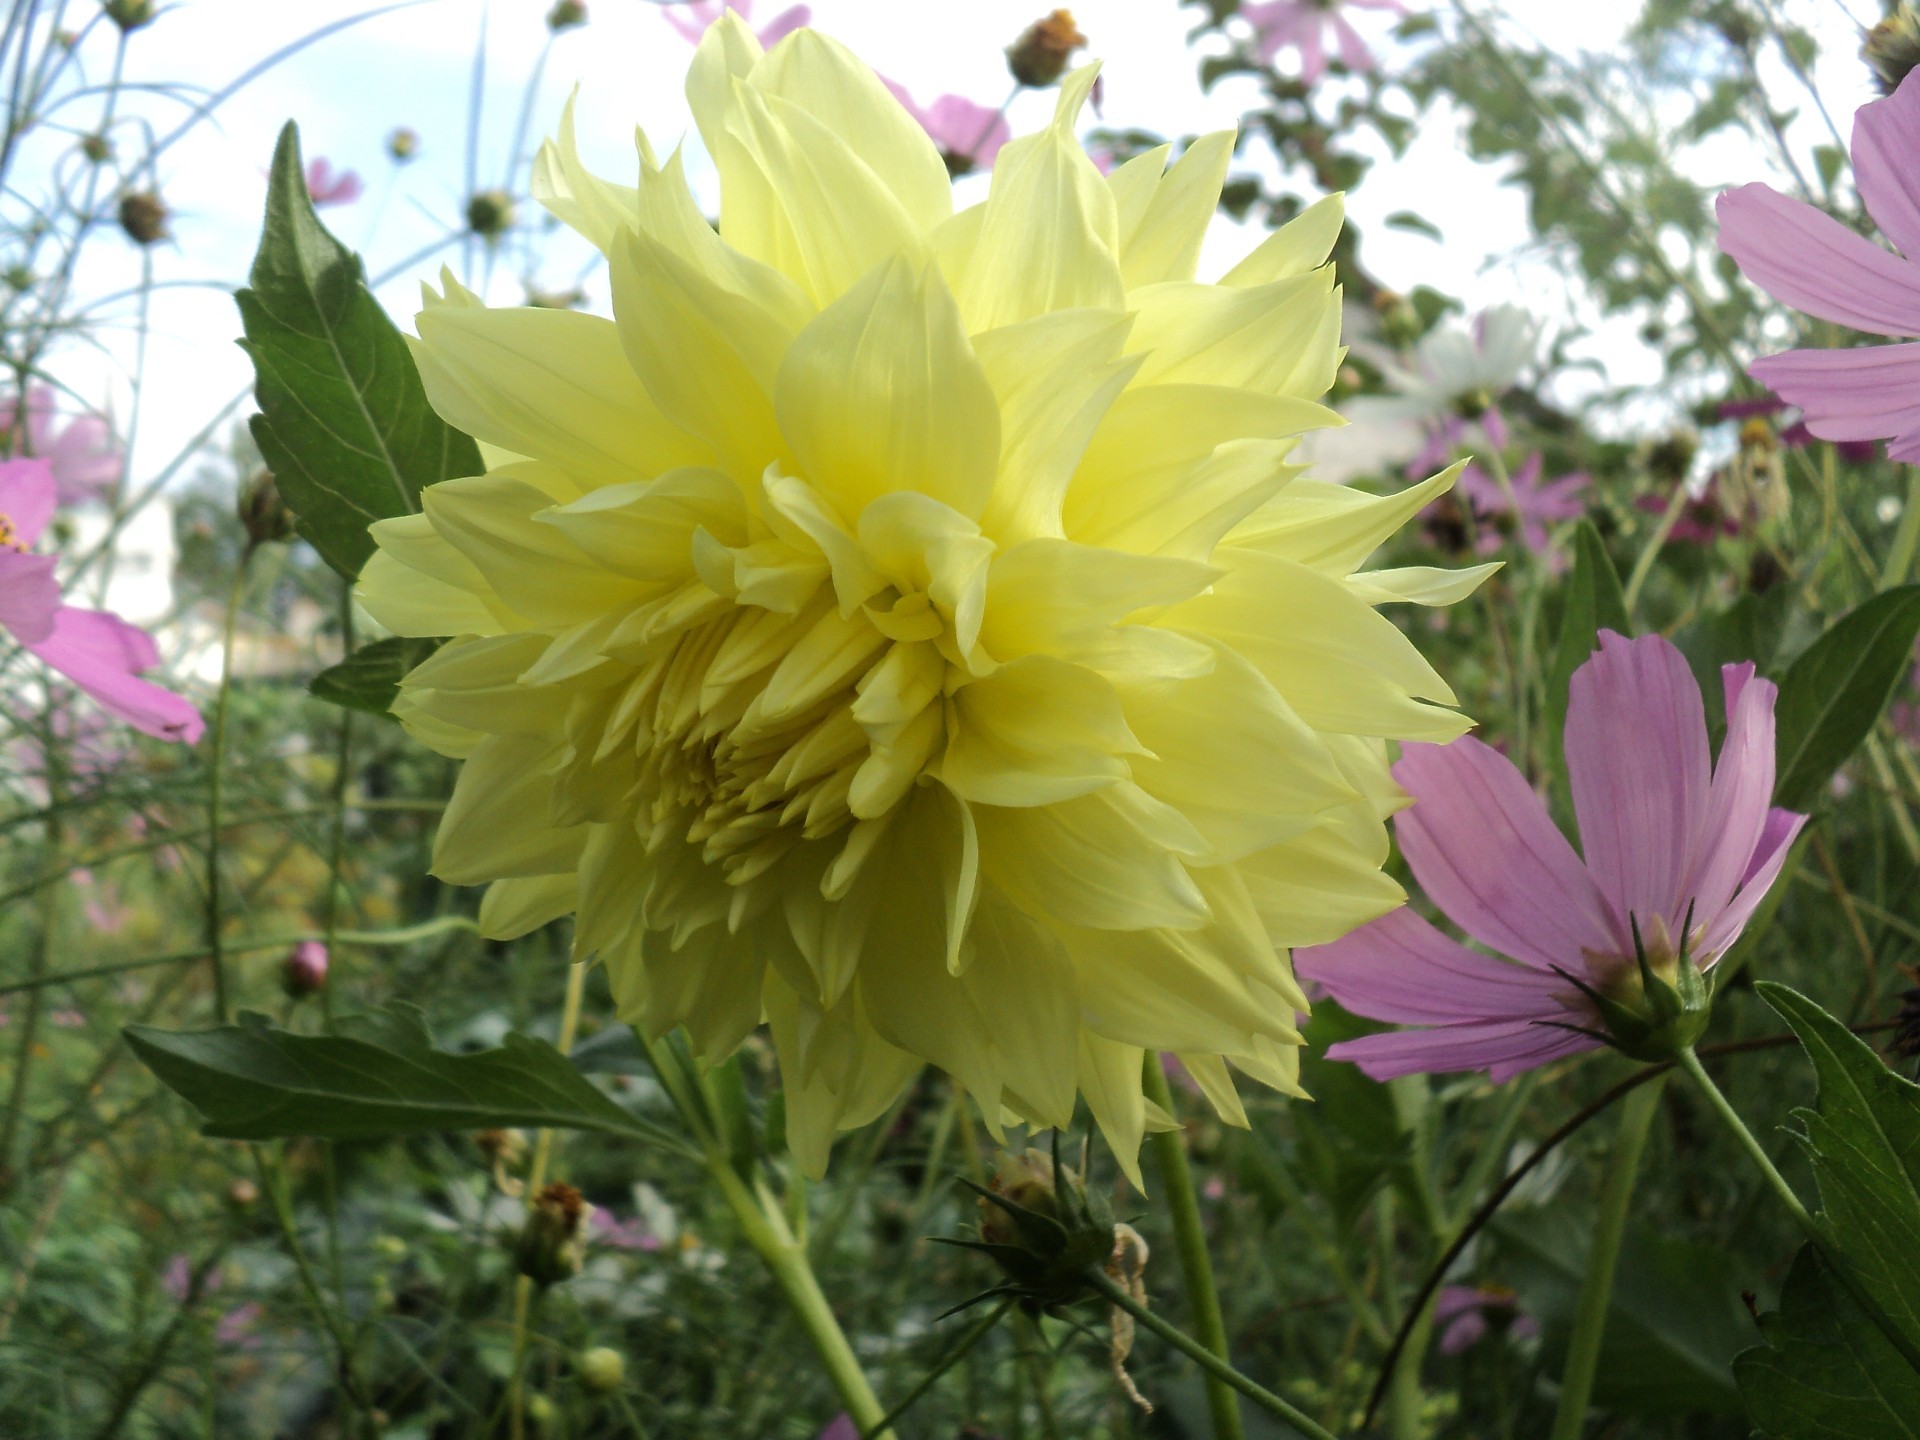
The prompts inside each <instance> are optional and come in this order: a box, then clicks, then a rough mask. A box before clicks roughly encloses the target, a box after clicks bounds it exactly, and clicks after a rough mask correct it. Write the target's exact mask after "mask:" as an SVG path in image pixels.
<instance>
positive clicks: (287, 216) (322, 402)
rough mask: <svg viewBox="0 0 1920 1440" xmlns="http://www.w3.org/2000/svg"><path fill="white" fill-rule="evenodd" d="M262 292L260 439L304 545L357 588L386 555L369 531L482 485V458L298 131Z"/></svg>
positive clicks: (285, 152) (252, 337)
mask: <svg viewBox="0 0 1920 1440" xmlns="http://www.w3.org/2000/svg"><path fill="white" fill-rule="evenodd" d="M249 278H250V280H251V284H250V286H249V287H248V288H247V289H244V290H241V291H240V292H238V294H236V295H235V297H234V298H235V300H236V301H238V303H239V306H240V321H241V325H242V327H243V328H244V329H245V331H246V338H245V339H244V340H242V341H241V342H240V347H241V349H243V350H245V351H246V352H247V354H248V355H249V356H250V357H251V358H252V360H253V370H254V398H255V399H256V400H257V401H258V402H259V405H260V413H259V414H258V415H256V416H255V417H254V418H253V422H252V429H253V438H254V440H255V441H256V442H257V443H258V444H259V446H260V453H261V455H262V456H263V457H264V458H265V459H266V462H267V465H268V467H269V468H270V469H271V470H272V471H273V476H274V482H275V483H276V484H277V485H278V486H279V488H280V494H281V496H282V497H283V498H284V499H285V500H286V502H287V505H288V506H289V508H291V509H292V511H293V513H294V515H295V517H296V518H297V520H298V522H299V528H300V533H301V534H302V535H303V536H305V537H306V538H307V539H308V540H309V541H311V542H312V544H313V548H314V549H316V550H318V551H319V552H320V554H321V556H322V558H324V559H325V560H326V562H327V563H328V564H329V565H331V566H332V567H333V568H334V569H335V570H337V571H339V572H340V573H341V574H342V575H344V576H346V577H347V578H348V579H353V578H355V577H357V576H358V575H359V573H360V567H361V566H362V565H364V564H365V563H366V560H367V557H368V556H369V555H371V554H372V553H373V549H374V546H373V540H372V539H371V537H369V536H368V534H367V527H368V526H369V525H371V524H372V523H373V522H374V521H376V520H385V519H388V518H390V517H392V516H395V515H408V514H412V513H414V512H415V511H417V510H419V508H420V491H421V489H422V487H424V486H427V485H431V484H433V483H434V482H435V481H437V480H446V479H451V478H453V477H455V476H460V475H478V474H480V473H481V472H482V471H483V470H484V468H485V467H484V466H483V465H482V464H481V461H480V452H479V450H478V448H477V447H476V446H475V445H474V443H473V441H472V440H471V439H469V438H468V437H467V436H465V435H463V434H461V433H460V432H459V431H458V430H455V429H453V428H452V427H451V426H449V425H448V424H447V423H446V422H445V421H443V420H442V419H441V418H440V417H439V416H438V415H436V414H434V412H433V409H432V407H431V406H429V405H428V404H427V395H426V390H425V389H424V388H423V387H422V385H421V383H420V375H419V372H418V371H417V370H415V369H414V364H413V357H412V356H411V355H410V354H409V353H408V351H407V342H406V340H405V339H404V338H403V337H402V336H401V334H400V332H399V330H398V329H396V328H395V327H394V324H393V322H392V321H391V320H389V319H388V318H387V315H386V312H385V311H384V310H382V309H381V308H380V305H379V302H378V301H376V300H375V299H374V298H373V294H372V292H371V291H369V290H368V289H367V285H366V279H365V272H364V271H363V269H362V267H361V264H360V258H359V257H358V256H357V255H355V254H353V253H352V252H351V251H349V250H348V249H347V248H346V247H345V246H344V245H342V244H341V243H340V242H339V241H338V240H336V239H334V238H333V236H332V235H330V234H328V233H327V230H326V228H325V227H324V226H323V225H321V223H320V221H319V219H318V217H317V216H315V214H314V213H313V203H312V202H311V201H310V200H309V199H308V198H307V184H306V175H305V169H304V167H303V166H302V165H301V162H300V132H299V130H298V129H297V128H296V127H295V126H294V125H292V124H291V123H289V124H288V125H287V127H286V128H285V129H284V130H282V131H281V132H280V141H279V143H278V144H277V145H276V146H275V147H274V151H273V170H272V174H271V176H270V178H269V180H268V182H267V217H266V227H265V229H264V230H263V232H262V233H261V236H260V250H259V253H258V254H256V255H255V256H254V261H253V271H252V274H251V276H250V277H249Z"/></svg>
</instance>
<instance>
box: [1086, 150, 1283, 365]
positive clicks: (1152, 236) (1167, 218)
mask: <svg viewBox="0 0 1920 1440" xmlns="http://www.w3.org/2000/svg"><path fill="white" fill-rule="evenodd" d="M1233 141H1234V132H1233V131H1231V130H1219V131H1215V132H1213V133H1212V134H1209V135H1202V136H1201V137H1200V138H1199V139H1197V140H1195V141H1194V142H1193V143H1192V144H1191V145H1189V146H1187V148H1186V150H1185V151H1184V152H1183V153H1182V154H1181V156H1180V158H1179V159H1178V160H1177V161H1175V162H1174V163H1173V164H1172V165H1171V166H1169V167H1168V168H1167V171H1166V173H1165V174H1164V175H1158V176H1156V177H1155V178H1156V183H1155V185H1154V188H1153V191H1152V194H1151V197H1150V198H1149V199H1148V202H1147V204H1146V206H1145V208H1144V209H1143V211H1142V212H1141V214H1140V216H1139V218H1138V219H1137V220H1136V221H1135V223H1133V224H1132V225H1129V226H1127V227H1125V228H1124V229H1121V230H1119V232H1118V233H1119V239H1120V246H1119V256H1120V278H1121V280H1122V282H1123V283H1124V284H1125V285H1126V287H1127V289H1129V290H1133V289H1135V288H1137V287H1139V286H1142V285H1151V284H1155V283H1158V282H1161V281H1179V280H1191V279H1193V275H1194V271H1195V270H1196V269H1198V268H1199V264H1200V243H1201V241H1202V240H1203V239H1205V238H1206V233H1207V225H1208V223H1209V222H1210V221H1211V220H1212V219H1213V216H1214V212H1215V211H1216V210H1218V209H1219V208H1220V187H1221V185H1222V184H1224V183H1225V182H1226V178H1227V166H1228V164H1229V163H1231V161H1232V159H1233ZM1314 393H1315V394H1318V393H1320V392H1319V391H1315V392H1314Z"/></svg>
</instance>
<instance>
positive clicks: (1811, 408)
mask: <svg viewBox="0 0 1920 1440" xmlns="http://www.w3.org/2000/svg"><path fill="white" fill-rule="evenodd" d="M1748 369H1749V372H1750V373H1751V374H1752V375H1753V377H1754V379H1756V380H1759V381H1761V382H1762V383H1763V384H1766V385H1770V386H1772V387H1773V388H1774V389H1776V390H1778V391H1779V392H1780V393H1781V394H1782V395H1784V396H1786V398H1787V399H1789V400H1791V401H1792V402H1793V403H1794V404H1795V405H1798V406H1799V407H1800V409H1801V410H1802V412H1803V414H1804V422H1805V424H1806V427H1807V428H1808V429H1809V430H1811V431H1812V432H1813V433H1814V434H1816V435H1818V436H1819V437H1820V438H1821V439H1822V440H1880V439H1891V440H1893V441H1894V443H1895V446H1896V447H1898V448H1900V449H1903V450H1910V449H1911V447H1912V445H1913V443H1914V440H1915V438H1916V437H1920V345H1916V344H1906V345H1869V346H1865V347H1863V348H1861V349H1856V350H1788V351H1786V352H1785V353H1784V354H1780V355H1768V356H1764V357H1763V358H1761V359H1759V360H1756V361H1754V362H1753V364H1752V365H1751V366H1749V367H1748ZM1888 453H1889V454H1892V455H1893V458H1895V459H1902V460H1904V459H1908V458H1909V456H1907V455H1904V454H1896V453H1895V452H1894V451H1893V450H1889V452H1888Z"/></svg>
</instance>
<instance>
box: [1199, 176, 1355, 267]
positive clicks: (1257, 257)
mask: <svg viewBox="0 0 1920 1440" xmlns="http://www.w3.org/2000/svg"><path fill="white" fill-rule="evenodd" d="M1345 218H1346V196H1344V195H1342V194H1339V193H1335V194H1332V195H1328V196H1326V197H1324V198H1323V199H1320V200H1316V201H1314V203H1313V204H1311V205H1309V206H1308V207H1307V208H1306V209H1305V210H1302V211H1301V212H1300V213H1299V214H1298V215H1296V216H1294V217H1293V219H1291V220H1289V221H1288V222H1287V223H1286V224H1284V225H1282V226H1281V227H1280V228H1279V229H1278V230H1276V231H1274V232H1273V234H1271V235H1269V236H1268V237H1267V238H1266V239H1265V240H1262V241H1261V242H1260V244H1259V245H1258V246H1256V247H1255V248H1254V251H1253V253H1252V254H1251V255H1249V256H1247V258H1246V259H1244V260H1242V261H1241V262H1240V263H1239V264H1238V265H1236V266H1234V267H1233V269H1231V270H1229V271H1228V272H1227V273H1226V274H1225V275H1224V276H1222V277H1221V280H1220V283H1221V284H1222V285H1266V284H1269V283H1271V282H1272V281H1275V280H1289V279H1292V278H1293V277H1294V276H1296V275H1304V274H1306V273H1307V272H1308V271H1309V270H1312V269H1315V268H1317V267H1319V266H1321V265H1324V264H1326V263H1327V256H1328V255H1330V254H1331V253H1332V252H1333V242H1334V241H1335V240H1338V239H1339V238H1340V226H1341V224H1342V223H1343V222H1344V220H1345Z"/></svg>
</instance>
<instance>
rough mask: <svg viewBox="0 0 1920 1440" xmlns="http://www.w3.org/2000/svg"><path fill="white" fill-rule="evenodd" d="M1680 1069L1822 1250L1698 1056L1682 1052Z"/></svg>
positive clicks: (1814, 1229) (1800, 1208) (1809, 1222)
mask: <svg viewBox="0 0 1920 1440" xmlns="http://www.w3.org/2000/svg"><path fill="white" fill-rule="evenodd" d="M1680 1068H1681V1069H1683V1070H1685V1071H1686V1072H1687V1074H1689V1075H1691V1076H1692V1077H1693V1082H1694V1084H1696V1085H1698V1086H1699V1087H1700V1092H1701V1093H1702V1094H1703V1095H1705V1096H1706V1097H1707V1103H1708V1104H1709V1105H1711V1106H1712V1107H1713V1109H1714V1112H1715V1113H1716V1114H1717V1115H1719V1117H1720V1118H1721V1119H1722V1120H1724V1121H1725V1122H1726V1124H1727V1128H1728V1129H1729V1130H1731V1131H1732V1132H1733V1136H1734V1138H1735V1139H1736V1140H1738V1141H1739V1142H1740V1147H1741V1149H1743V1150H1745V1151H1746V1152H1747V1154H1748V1156H1750V1157H1751V1158H1752V1160H1753V1163H1754V1164H1755V1165H1757V1166H1759V1167H1760V1173H1761V1174H1762V1175H1764V1176H1765V1177H1766V1180H1767V1184H1768V1185H1769V1186H1770V1187H1772V1189H1773V1193H1774V1194H1775V1195H1777V1196H1778V1197H1779V1198H1780V1203H1781V1204H1782V1205H1784V1206H1786V1207H1787V1213H1788V1214H1789V1215H1791V1216H1792V1217H1793V1220H1794V1223H1795V1224H1796V1225H1798V1226H1799V1227H1800V1228H1801V1229H1802V1230H1804V1231H1805V1232H1806V1235H1807V1238H1808V1239H1809V1240H1811V1241H1813V1242H1814V1243H1815V1244H1816V1245H1819V1246H1820V1247H1821V1248H1822V1249H1824V1248H1825V1247H1826V1240H1827V1237H1826V1234H1825V1232H1823V1231H1822V1230H1821V1228H1820V1223H1819V1222H1818V1221H1817V1220H1815V1219H1814V1218H1813V1216H1812V1215H1810V1214H1808V1213H1807V1207H1806V1206H1805V1205H1803V1204H1801V1203H1800V1197H1799V1196H1798V1195H1796V1194H1794V1192H1793V1186H1791V1185H1789V1184H1788V1183H1787V1177H1786V1176H1784V1175H1782V1174H1781V1173H1780V1171H1779V1170H1778V1169H1777V1168H1775V1166H1774V1163H1773V1161H1772V1160H1771V1159H1770V1158H1769V1157H1768V1155H1767V1152H1766V1150H1765V1149H1764V1148H1763V1147H1762V1146H1761V1144H1760V1141H1759V1140H1758V1139H1757V1138H1756V1137H1755V1135H1754V1133H1753V1132H1752V1131H1751V1130H1749V1129H1748V1128H1747V1122H1746V1121H1744V1120H1742V1119H1741V1118H1740V1113H1739V1112H1738V1111H1737V1110H1735V1109H1734V1108H1733V1104H1732V1102H1731V1101H1729V1100H1728V1099H1727V1097H1726V1096H1725V1095H1724V1094H1723V1093H1721V1090H1720V1087H1719V1086H1718V1085H1716V1084H1714V1083H1713V1077H1712V1076H1710V1075H1709V1074H1707V1071H1706V1067H1705V1066H1704V1065H1702V1064H1701V1063H1700V1057H1699V1056H1698V1055H1696V1054H1694V1053H1693V1051H1692V1050H1691V1049H1686V1050H1682V1051H1681V1052H1680Z"/></svg>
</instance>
